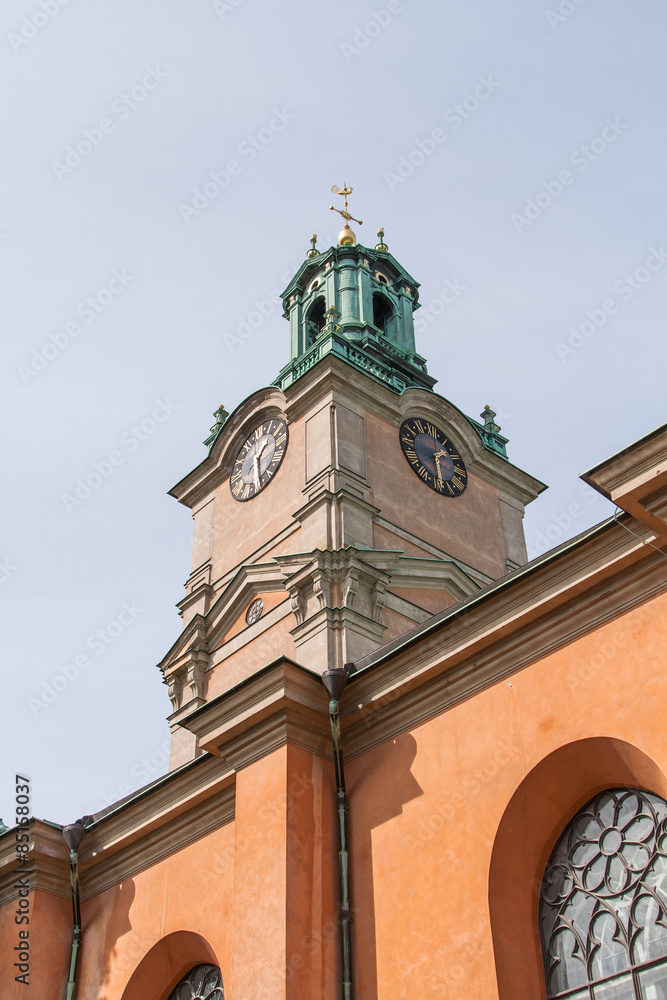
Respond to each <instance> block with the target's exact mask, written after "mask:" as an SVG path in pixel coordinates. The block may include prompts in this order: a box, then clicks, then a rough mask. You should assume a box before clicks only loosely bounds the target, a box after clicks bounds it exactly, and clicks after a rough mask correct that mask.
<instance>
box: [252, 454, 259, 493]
mask: <svg viewBox="0 0 667 1000" xmlns="http://www.w3.org/2000/svg"><path fill="white" fill-rule="evenodd" d="M252 464H253V469H254V473H255V489H259V455H253V459H252Z"/></svg>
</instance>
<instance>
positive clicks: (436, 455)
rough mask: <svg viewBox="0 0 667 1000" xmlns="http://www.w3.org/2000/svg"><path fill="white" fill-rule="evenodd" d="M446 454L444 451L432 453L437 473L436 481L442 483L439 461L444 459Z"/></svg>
mask: <svg viewBox="0 0 667 1000" xmlns="http://www.w3.org/2000/svg"><path fill="white" fill-rule="evenodd" d="M446 454H447V452H446V451H442V450H441V451H436V452H434V453H433V458H434V459H435V467H436V469H437V471H438V479H439V480H440V481H442V470H441V468H440V459H441V458H444V457H445V455H446Z"/></svg>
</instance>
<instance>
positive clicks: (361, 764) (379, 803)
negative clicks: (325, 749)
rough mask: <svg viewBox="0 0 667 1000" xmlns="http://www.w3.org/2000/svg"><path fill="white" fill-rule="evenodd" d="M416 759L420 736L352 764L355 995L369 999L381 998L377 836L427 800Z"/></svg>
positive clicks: (403, 738) (349, 787) (379, 749)
mask: <svg viewBox="0 0 667 1000" xmlns="http://www.w3.org/2000/svg"><path fill="white" fill-rule="evenodd" d="M416 754H417V743H416V740H415V738H414V736H412V735H411V734H410V733H403V734H401V735H400V736H397V737H396V739H394V740H391V741H390V742H388V743H386V744H383V745H382V746H380V747H376V748H375V749H373V750H371V751H370V752H369V753H367V754H364V755H363V756H361V757H358V758H356V759H355V760H353V761H350V764H349V765H346V784H347V790H348V803H349V839H350V849H351V850H350V854H351V858H350V891H351V904H352V914H353V922H352V962H353V977H354V993H355V995H356V996H359V997H364V1000H377V995H378V981H377V948H376V921H375V883H376V880H377V874H376V872H375V871H374V866H373V841H372V834H373V830H374V829H377V828H378V827H381V826H382V825H383V824H384V823H387V822H388V821H389V820H391V819H394V818H395V817H396V816H400V814H401V813H402V811H403V806H404V805H405V804H406V803H407V802H410V801H411V800H412V799H416V798H417V797H418V796H419V795H423V791H422V789H421V787H420V785H419V783H418V782H417V780H416V779H415V778H414V777H413V775H412V773H411V770H410V768H411V767H412V763H413V761H414V759H415V756H416Z"/></svg>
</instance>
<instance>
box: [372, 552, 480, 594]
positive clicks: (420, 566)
mask: <svg viewBox="0 0 667 1000" xmlns="http://www.w3.org/2000/svg"><path fill="white" fill-rule="evenodd" d="M390 586H391V587H394V588H398V589H399V590H400V589H401V587H406V588H409V589H423V590H444V591H445V592H446V593H448V594H449V595H450V596H451V597H453V598H454V600H455V601H462V600H464V599H465V598H466V597H469V596H470V595H471V594H476V593H477V592H478V591H479V589H480V584H479V583H478V582H477V580H475V579H473V577H472V576H470V574H469V573H466V572H465V570H462V569H461V567H460V566H459V564H458V563H457V562H456V560H455V559H420V558H418V557H415V556H401V557H400V558H399V560H398V564H397V566H396V569H395V570H394V571H393V572H392V574H391V583H390Z"/></svg>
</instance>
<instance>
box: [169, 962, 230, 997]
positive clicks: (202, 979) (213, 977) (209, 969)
mask: <svg viewBox="0 0 667 1000" xmlns="http://www.w3.org/2000/svg"><path fill="white" fill-rule="evenodd" d="M169 1000H225V991H224V990H223V988H222V974H221V972H220V969H219V968H218V967H217V965H197V966H196V967H195V968H194V969H191V970H190V972H188V974H187V976H185V978H184V979H181V981H180V983H179V984H178V986H177V987H176V989H175V990H173V992H172V993H170V994H169Z"/></svg>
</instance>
